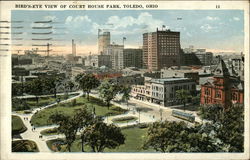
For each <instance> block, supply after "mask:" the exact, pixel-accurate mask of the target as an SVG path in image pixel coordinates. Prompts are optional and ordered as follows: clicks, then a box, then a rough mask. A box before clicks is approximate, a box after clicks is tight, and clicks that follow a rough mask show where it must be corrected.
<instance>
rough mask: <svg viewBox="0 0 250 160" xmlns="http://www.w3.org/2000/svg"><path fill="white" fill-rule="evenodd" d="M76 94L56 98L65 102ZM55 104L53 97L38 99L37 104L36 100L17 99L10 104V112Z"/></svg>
mask: <svg viewBox="0 0 250 160" xmlns="http://www.w3.org/2000/svg"><path fill="white" fill-rule="evenodd" d="M76 95H78V94H72V95H68V96H66V95H58V96H57V98H60V100H65V99H68V98H71V97H73V96H76ZM55 102H56V98H55V97H54V96H50V97H41V98H39V101H38V103H37V101H36V98H27V99H18V100H15V101H13V102H12V110H13V111H22V110H25V109H33V108H39V107H43V106H46V105H48V104H52V103H55Z"/></svg>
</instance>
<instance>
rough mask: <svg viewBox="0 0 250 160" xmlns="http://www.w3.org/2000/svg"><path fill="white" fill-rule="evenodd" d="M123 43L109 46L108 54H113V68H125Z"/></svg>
mask: <svg viewBox="0 0 250 160" xmlns="http://www.w3.org/2000/svg"><path fill="white" fill-rule="evenodd" d="M123 50H124V46H123V45H118V44H112V45H108V47H107V52H106V54H107V55H110V56H111V62H112V68H113V69H118V70H120V69H123V68H124V60H123Z"/></svg>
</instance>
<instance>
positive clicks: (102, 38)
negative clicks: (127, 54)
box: [98, 29, 110, 54]
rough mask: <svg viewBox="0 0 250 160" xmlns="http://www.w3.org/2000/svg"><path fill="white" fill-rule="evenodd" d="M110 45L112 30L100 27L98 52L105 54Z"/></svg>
mask: <svg viewBox="0 0 250 160" xmlns="http://www.w3.org/2000/svg"><path fill="white" fill-rule="evenodd" d="M108 45H110V32H106V31H104V32H103V31H102V30H101V29H98V53H99V54H105V52H106V50H107V47H108Z"/></svg>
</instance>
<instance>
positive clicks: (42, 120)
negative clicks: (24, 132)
mask: <svg viewBox="0 0 250 160" xmlns="http://www.w3.org/2000/svg"><path fill="white" fill-rule="evenodd" d="M82 107H87V109H88V110H89V111H90V112H92V111H93V109H94V108H95V113H96V115H98V116H106V115H119V114H123V113H125V112H126V110H124V109H121V108H120V107H117V106H114V105H112V106H111V107H110V108H109V109H108V108H107V107H106V106H105V104H104V103H103V102H102V101H101V100H99V99H96V98H93V97H90V101H87V99H86V98H85V97H79V98H77V99H76V101H75V102H74V100H72V101H71V102H68V103H63V104H58V105H55V106H53V107H50V108H47V109H44V110H42V111H39V112H38V113H37V114H35V115H33V116H32V118H31V123H33V124H34V125H35V126H44V125H50V124H52V123H51V122H50V121H49V117H50V116H51V115H52V114H55V113H56V112H57V113H62V114H64V115H68V116H72V115H73V114H74V111H75V110H76V109H80V108H82Z"/></svg>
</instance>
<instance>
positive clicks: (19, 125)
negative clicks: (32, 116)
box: [11, 116, 27, 135]
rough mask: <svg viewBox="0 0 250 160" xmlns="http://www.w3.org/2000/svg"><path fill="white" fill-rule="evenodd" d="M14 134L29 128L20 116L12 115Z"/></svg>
mask: <svg viewBox="0 0 250 160" xmlns="http://www.w3.org/2000/svg"><path fill="white" fill-rule="evenodd" d="M11 119H12V120H11V126H12V135H16V134H20V133H23V132H25V131H26V130H27V128H26V126H25V125H24V124H23V121H22V119H21V118H20V117H19V116H11Z"/></svg>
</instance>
